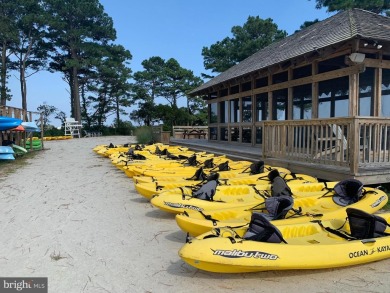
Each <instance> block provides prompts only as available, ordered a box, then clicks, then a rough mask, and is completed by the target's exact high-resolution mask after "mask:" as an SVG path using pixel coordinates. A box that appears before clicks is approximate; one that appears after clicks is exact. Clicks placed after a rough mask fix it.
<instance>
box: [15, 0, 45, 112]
mask: <svg viewBox="0 0 390 293" xmlns="http://www.w3.org/2000/svg"><path fill="white" fill-rule="evenodd" d="M15 1H16V2H18V4H19V10H18V12H19V13H18V14H17V15H16V16H15V19H16V26H17V30H18V40H17V42H15V44H14V46H12V48H11V51H12V53H13V55H14V56H15V58H16V60H15V61H14V62H11V63H10V67H11V68H12V69H16V70H17V71H18V72H19V82H20V92H21V96H22V109H24V110H27V81H26V78H28V77H29V76H31V75H33V74H35V73H36V72H38V71H39V70H42V69H43V68H45V66H46V63H47V58H48V56H49V52H50V51H51V49H52V46H51V44H50V43H47V42H45V28H46V25H45V19H46V17H45V13H44V11H43V9H42V6H41V5H40V2H41V1H40V0H15ZM28 70H29V72H28ZM26 118H27V117H25V119H26Z"/></svg>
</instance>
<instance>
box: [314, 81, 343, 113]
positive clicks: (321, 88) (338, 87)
mask: <svg viewBox="0 0 390 293" xmlns="http://www.w3.org/2000/svg"><path fill="white" fill-rule="evenodd" d="M318 95H319V96H318V118H330V117H344V116H348V113H349V112H348V110H349V100H348V99H349V77H348V76H344V77H340V78H335V79H330V80H325V81H321V82H319V84H318Z"/></svg>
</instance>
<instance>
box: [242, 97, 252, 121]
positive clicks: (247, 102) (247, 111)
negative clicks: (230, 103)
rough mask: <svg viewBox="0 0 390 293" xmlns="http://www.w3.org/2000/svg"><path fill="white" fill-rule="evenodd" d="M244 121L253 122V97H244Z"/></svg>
mask: <svg viewBox="0 0 390 293" xmlns="http://www.w3.org/2000/svg"><path fill="white" fill-rule="evenodd" d="M242 122H252V97H251V96H249V97H244V98H242Z"/></svg>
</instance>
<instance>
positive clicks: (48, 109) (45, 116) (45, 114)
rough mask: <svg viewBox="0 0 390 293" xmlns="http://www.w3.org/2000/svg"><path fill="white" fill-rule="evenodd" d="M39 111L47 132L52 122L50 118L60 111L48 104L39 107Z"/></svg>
mask: <svg viewBox="0 0 390 293" xmlns="http://www.w3.org/2000/svg"><path fill="white" fill-rule="evenodd" d="M37 111H38V112H39V113H41V116H42V123H43V130H46V129H47V126H48V124H49V122H50V120H49V118H50V116H51V115H53V114H55V112H56V111H58V109H57V108H56V107H54V106H51V105H47V104H46V103H43V104H42V105H39V106H38V108H37ZM38 126H39V122H38Z"/></svg>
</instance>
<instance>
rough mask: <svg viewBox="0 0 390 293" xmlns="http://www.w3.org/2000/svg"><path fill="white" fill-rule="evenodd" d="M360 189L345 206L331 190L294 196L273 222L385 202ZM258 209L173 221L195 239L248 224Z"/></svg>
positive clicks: (195, 213) (188, 213) (194, 213)
mask: <svg viewBox="0 0 390 293" xmlns="http://www.w3.org/2000/svg"><path fill="white" fill-rule="evenodd" d="M319 184H321V183H319ZM329 185H330V184H329ZM302 186H304V187H306V186H313V184H311V183H308V184H303V185H302ZM297 187H298V188H299V186H297ZM294 189H295V187H294V186H291V190H292V192H293V194H296V192H295V191H294ZM364 190H365V192H364V193H363V196H362V197H361V198H360V199H359V200H358V201H357V202H355V203H351V204H347V205H345V204H341V203H340V202H338V201H337V199H338V196H337V194H336V193H335V192H334V191H332V192H331V193H327V194H326V195H325V196H322V194H321V192H319V193H318V195H317V196H308V197H302V196H301V197H296V198H294V206H293V209H291V210H290V211H289V212H288V213H287V215H286V216H285V218H284V219H279V220H275V221H273V222H281V223H284V224H297V223H302V222H308V221H312V220H328V219H332V218H337V217H340V215H343V214H344V213H345V210H346V208H347V207H352V208H356V209H360V210H363V211H366V212H368V213H375V212H376V211H378V210H380V209H381V208H382V207H383V206H384V205H385V204H386V203H387V201H388V197H387V195H386V193H385V192H383V191H382V190H379V189H376V188H370V187H365V188H364ZM309 193H311V192H309ZM259 207H260V209H261V210H264V206H263V205H260V206H259V205H258V204H256V203H251V204H247V205H246V206H245V205H240V206H237V207H230V208H222V209H215V210H207V211H202V210H199V209H196V208H193V209H192V210H190V209H189V208H187V209H186V210H185V213H181V214H177V215H176V217H175V219H176V222H177V224H178V226H179V227H180V229H182V230H183V231H185V232H188V233H189V234H191V235H194V236H196V235H200V234H202V233H205V232H208V231H210V230H211V229H213V228H217V227H225V226H230V227H235V226H240V225H245V224H247V223H249V221H250V219H251V216H252V213H253V212H254V211H256V210H257V211H258V210H259ZM297 211H299V213H297Z"/></svg>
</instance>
